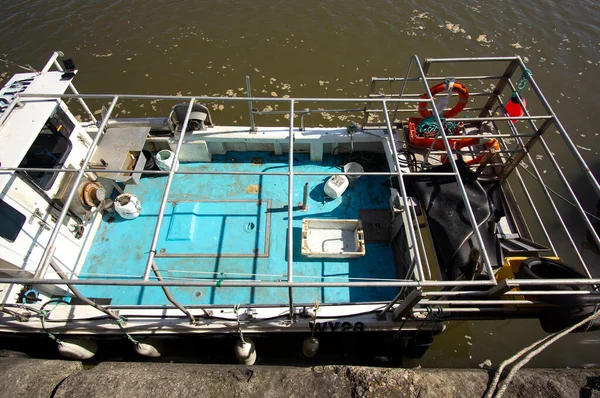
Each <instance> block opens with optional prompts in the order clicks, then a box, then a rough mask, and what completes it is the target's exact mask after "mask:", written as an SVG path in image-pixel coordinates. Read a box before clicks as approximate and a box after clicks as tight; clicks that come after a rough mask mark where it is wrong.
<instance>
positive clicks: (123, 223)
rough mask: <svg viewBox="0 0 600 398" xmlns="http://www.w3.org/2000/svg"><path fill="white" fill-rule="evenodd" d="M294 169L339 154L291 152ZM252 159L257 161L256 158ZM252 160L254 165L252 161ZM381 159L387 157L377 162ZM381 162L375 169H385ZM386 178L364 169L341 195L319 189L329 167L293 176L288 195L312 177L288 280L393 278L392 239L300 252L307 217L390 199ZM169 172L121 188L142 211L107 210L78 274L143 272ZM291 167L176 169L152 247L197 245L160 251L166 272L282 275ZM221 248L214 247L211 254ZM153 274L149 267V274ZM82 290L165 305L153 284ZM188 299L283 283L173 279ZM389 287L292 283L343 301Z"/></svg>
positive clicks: (247, 297)
mask: <svg viewBox="0 0 600 398" xmlns="http://www.w3.org/2000/svg"><path fill="white" fill-rule="evenodd" d="M294 158H295V161H294V170H295V171H296V172H299V171H312V172H323V171H325V172H328V171H339V170H340V168H339V166H340V165H342V164H344V163H346V161H345V159H343V157H334V156H329V157H326V158H325V160H324V161H323V163H314V162H310V160H309V157H308V155H305V154H297V155H296V156H295V157H294ZM253 159H254V163H253ZM257 163H258V164H257ZM382 167H384V166H382ZM181 168H182V170H220V171H249V170H251V171H278V172H287V170H288V166H287V155H284V156H275V155H272V154H268V153H263V152H260V153H259V152H228V153H227V154H226V155H219V156H214V157H213V162H212V163H187V164H181ZM382 169H383V168H380V170H382ZM385 179H386V177H383V176H363V177H361V178H360V179H359V180H358V181H357V182H356V185H355V186H354V187H349V188H348V190H347V191H346V192H345V193H344V195H343V196H342V197H341V198H338V199H336V200H330V199H328V198H326V197H325V195H324V193H323V186H324V181H325V180H326V177H325V176H296V177H295V178H294V203H295V204H298V203H300V202H301V201H302V192H303V187H304V184H305V183H306V182H308V183H309V210H308V211H307V212H302V211H299V210H295V211H294V220H293V231H292V233H293V239H294V280H295V281H298V282H299V281H305V282H314V281H348V280H349V278H376V279H393V278H396V274H395V266H394V261H393V255H392V250H391V245H389V244H384V243H369V244H367V245H366V255H365V256H364V257H360V258H354V259H315V258H307V257H304V256H302V255H301V254H300V239H301V222H302V219H303V218H336V219H342V218H347V219H358V218H359V211H360V210H361V209H386V208H388V206H389V205H388V197H389V189H388V188H386V187H384V186H382V183H383V182H384V181H385ZM166 180H167V177H155V178H143V179H142V180H141V181H140V183H139V185H136V186H127V188H126V191H127V192H130V193H133V194H135V195H137V196H138V197H139V198H140V200H141V202H142V212H141V215H140V216H139V217H138V218H136V219H134V220H123V219H121V218H120V217H119V216H118V215H114V216H112V218H114V221H112V220H111V221H112V222H108V221H109V218H110V217H111V215H108V214H107V215H105V216H104V220H103V222H102V225H101V226H100V229H99V231H98V233H97V235H96V237H95V240H94V242H93V244H92V248H91V249H90V252H89V254H88V256H87V259H86V262H85V264H84V266H83V268H82V270H81V275H80V277H81V278H82V279H83V278H87V279H91V278H102V279H104V278H107V277H106V276H104V275H111V276H110V277H109V278H114V279H124V278H132V279H139V278H140V277H141V275H143V273H144V268H145V263H146V259H147V255H148V250H149V248H150V242H151V239H152V233H153V231H154V227H155V225H156V221H157V213H158V210H159V203H160V200H161V198H162V195H163V192H164V187H165V183H166ZM287 190H288V181H287V176H258V175H228V176H223V175H220V176H215V175H175V178H174V180H173V184H172V188H171V193H170V195H169V203H168V205H167V210H166V214H165V218H164V221H163V224H162V228H161V232H160V237H159V242H158V246H157V251H158V252H159V253H160V252H164V253H168V254H181V253H194V254H195V255H196V256H198V257H194V258H157V260H156V262H157V265H158V268H159V269H160V270H161V273H162V275H163V277H164V278H198V279H211V280H214V279H237V280H251V279H256V280H266V281H270V280H276V281H277V280H286V277H285V275H286V272H287V262H286V258H287V257H286V253H287V229H288V228H287V226H288V225H287V222H288V212H287V200H288V199H287ZM219 253H220V254H221V255H220V256H218V255H217V254H219ZM151 275H152V276H153V274H151ZM80 290H81V291H82V292H83V294H85V295H86V296H88V297H94V298H101V297H106V298H108V297H110V298H112V304H114V305H131V304H140V305H162V304H168V301H167V300H166V298H165V296H164V294H163V292H162V290H161V289H160V288H158V287H146V288H140V287H122V286H80ZM170 290H171V293H172V294H173V295H174V296H175V297H176V298H177V299H178V300H179V301H180V302H181V303H182V304H186V305H202V304H250V303H253V304H287V302H288V291H287V288H219V287H215V288H209V287H200V288H176V287H171V288H170ZM396 293H397V289H395V288H297V289H294V302H296V303H314V302H315V300H319V301H320V302H322V303H347V302H368V301H383V300H390V299H391V298H393V297H394V295H395V294H396Z"/></svg>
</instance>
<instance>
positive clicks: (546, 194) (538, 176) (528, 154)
mask: <svg viewBox="0 0 600 398" xmlns="http://www.w3.org/2000/svg"><path fill="white" fill-rule="evenodd" d="M510 84H511V87H512V88H513V90H514V86H513V85H512V82H510ZM517 98H518V97H517ZM518 99H519V102H520V101H521V99H520V98H518ZM498 102H499V103H500V105H501V106H502V107H504V103H503V102H502V100H501V99H500V97H498ZM521 106H522V103H521ZM523 109H524V112H528V111H527V109H525V107H523ZM529 123H530V124H531V125H532V127H533V128H534V129H535V130H537V126H536V125H535V122H533V121H530V122H529ZM509 128H510V129H511V131H512V130H513V129H514V131H516V127H515V126H514V124H512V123H511V122H509ZM540 138H541V137H540ZM516 140H517V142H518V143H519V145H521V147H523V148H525V144H524V142H523V140H521V139H520V138H518V137H517V138H516ZM525 156H526V157H527V159H528V160H529V163H530V164H531V168H532V169H533V172H534V173H535V178H536V179H537V180H538V183H539V184H540V188H542V191H543V192H544V195H545V196H546V199H547V200H548V203H549V204H550V207H552V210H553V211H554V214H555V215H556V217H557V218H558V221H559V224H560V226H561V228H562V230H563V232H564V233H565V235H567V238H568V240H569V242H570V243H571V246H572V247H573V250H574V251H575V254H576V255H577V259H578V260H579V262H580V263H581V265H582V266H583V269H584V271H585V273H586V275H587V276H588V277H589V278H591V277H592V274H591V273H590V271H589V269H588V268H587V265H586V264H585V260H584V259H583V257H582V256H581V253H580V252H579V248H578V247H577V244H576V243H575V241H574V240H573V238H572V237H571V233H570V232H569V228H567V225H566V224H565V221H564V220H563V218H562V216H561V214H560V212H559V211H558V208H557V207H556V204H555V203H554V200H553V199H552V196H551V195H550V192H549V191H548V188H547V187H546V184H545V183H544V179H543V178H542V175H541V174H540V172H539V170H538V168H537V166H536V165H535V163H534V162H533V157H532V156H531V154H530V153H529V151H527V152H526V154H525ZM585 218H586V219H587V217H585ZM588 221H589V220H588Z"/></svg>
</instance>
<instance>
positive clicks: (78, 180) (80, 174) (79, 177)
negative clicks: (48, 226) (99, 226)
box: [36, 96, 119, 277]
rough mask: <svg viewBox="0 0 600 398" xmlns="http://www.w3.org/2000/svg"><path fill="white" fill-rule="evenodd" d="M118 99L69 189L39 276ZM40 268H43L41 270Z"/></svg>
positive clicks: (111, 104) (105, 118)
mask: <svg viewBox="0 0 600 398" xmlns="http://www.w3.org/2000/svg"><path fill="white" fill-rule="evenodd" d="M118 100H119V97H118V96H116V97H113V100H112V102H111V103H110V106H109V107H108V111H107V112H106V115H105V116H104V118H103V119H102V123H101V124H100V127H99V128H98V134H96V137H95V138H94V141H92V143H91V145H90V147H89V148H88V151H87V154H86V155H85V158H84V159H83V163H82V164H81V168H80V169H79V171H78V172H77V176H76V177H75V180H74V181H73V185H72V187H71V190H70V191H69V195H68V196H67V199H66V200H65V202H64V205H63V209H62V211H61V212H60V215H59V216H58V219H57V220H56V223H55V224H54V228H53V229H52V234H51V235H50V239H48V244H47V245H46V248H45V249H44V253H43V254H42V261H40V264H39V267H38V271H36V275H38V273H39V277H43V276H44V274H45V273H46V269H47V268H48V262H49V261H50V260H51V256H49V255H48V254H49V253H50V251H51V250H53V247H54V244H55V243H56V239H57V238H58V234H59V232H60V227H61V226H62V224H63V222H64V220H65V217H66V216H67V213H68V211H69V206H71V202H73V198H74V197H75V193H76V192H77V187H79V184H80V183H81V180H82V179H83V175H84V169H85V168H86V167H87V165H88V163H89V162H90V160H91V159H92V154H93V153H94V151H95V149H96V147H97V146H98V142H100V139H101V138H102V136H103V135H104V130H105V128H106V123H108V118H109V117H110V114H111V113H112V111H113V110H114V109H115V105H116V104H117V101H118ZM40 268H41V270H40Z"/></svg>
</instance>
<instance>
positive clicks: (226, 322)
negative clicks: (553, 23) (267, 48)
mask: <svg viewBox="0 0 600 398" xmlns="http://www.w3.org/2000/svg"><path fill="white" fill-rule="evenodd" d="M61 61H62V62H61ZM77 74H78V70H77V68H76V66H75V62H74V61H73V60H71V59H64V55H63V54H62V53H60V52H55V53H54V54H53V55H52V56H51V57H50V58H49V60H48V61H47V63H46V64H45V66H44V67H43V68H42V69H41V70H40V71H31V72H26V73H18V74H15V75H14V76H13V77H12V78H10V79H9V80H8V81H7V82H6V83H5V85H4V87H3V88H2V90H1V91H0V106H1V110H0V143H1V145H0V163H1V164H0V209H1V218H2V222H1V225H0V235H1V239H0V263H1V270H0V271H1V275H0V284H1V286H2V292H1V295H2V303H3V304H2V307H1V309H2V312H1V313H0V333H2V334H3V335H5V336H7V335H19V336H28V337H29V338H32V339H33V338H40V339H48V338H50V339H51V340H53V341H54V342H55V343H56V347H57V349H58V351H59V352H60V353H61V354H62V355H64V356H66V357H69V358H79V359H86V358H90V357H92V356H93V355H95V354H96V352H97V350H98V342H99V341H102V340H103V339H113V340H114V339H123V340H124V341H129V342H131V347H132V350H135V351H136V352H138V353H139V354H140V355H145V356H151V357H158V356H160V355H161V348H160V347H161V344H162V343H164V341H165V340H166V339H167V338H174V337H178V336H187V337H194V338H197V339H204V338H207V337H215V336H221V337H233V341H235V343H234V344H232V345H233V346H232V347H231V349H234V350H235V353H236V355H237V357H238V359H239V360H240V362H242V363H247V364H251V363H254V361H255V360H256V352H257V351H259V350H260V344H255V343H254V341H253V339H254V340H256V339H257V338H259V337H263V336H278V337H281V336H284V337H285V336H300V337H301V340H300V341H301V342H302V343H301V345H302V346H301V347H300V345H299V346H298V350H302V352H303V353H304V355H305V356H306V357H309V358H310V357H314V356H315V355H318V350H319V347H320V344H321V346H322V344H323V343H321V342H322V341H323V340H322V339H323V338H324V336H329V335H337V336H340V335H342V336H343V335H347V334H353V335H355V336H365V338H367V337H368V338H369V339H378V338H379V337H384V336H394V337H395V338H397V339H400V340H401V341H402V342H403V344H402V347H403V350H402V355H405V356H412V357H419V356H421V355H423V353H424V352H425V351H426V349H427V348H428V347H429V346H430V345H431V343H432V341H433V338H434V336H435V335H436V334H438V333H440V332H442V331H443V329H444V322H446V321H448V320H455V319H471V320H483V319H509V318H535V319H539V320H540V324H541V326H542V327H543V328H544V330H546V331H548V332H551V331H557V330H561V329H563V328H565V327H567V326H570V325H574V324H576V323H577V322H579V321H581V320H582V319H585V318H586V317H588V316H589V315H590V314H593V313H594V311H596V309H597V306H598V304H599V303H600V294H599V292H598V290H597V286H598V284H600V279H598V277H599V275H600V273H599V272H600V270H599V269H598V261H597V259H598V257H597V256H598V254H597V251H598V250H597V248H598V247H600V240H599V237H598V228H597V225H598V224H597V216H595V215H594V214H591V213H590V212H588V211H586V210H585V209H586V208H587V207H589V205H590V203H592V204H595V201H596V200H598V199H599V196H600V185H599V184H598V181H597V180H596V178H595V177H594V175H593V174H592V172H591V171H590V169H589V167H588V166H587V165H586V163H585V161H584V159H583V157H582V156H581V154H580V153H579V152H578V150H577V147H576V145H575V144H574V142H573V141H572V140H571V138H570V137H569V135H568V133H567V132H566V131H565V129H564V127H563V125H562V124H561V122H560V121H559V119H558V117H557V116H556V114H555V113H554V111H553V110H552V108H551V106H550V104H549V101H548V100H547V99H546V97H545V96H544V95H543V93H542V91H541V89H540V88H539V86H538V85H537V83H536V81H535V80H534V78H533V74H532V73H531V71H530V70H529V69H528V68H527V66H526V64H525V63H524V61H523V60H522V59H521V58H520V57H518V56H511V57H486V58H443V59H440V58H425V59H420V58H419V57H417V56H413V57H411V59H410V61H409V63H408V66H407V69H406V72H405V74H404V76H400V77H384V78H377V77H374V78H372V79H371V84H370V89H369V92H368V94H367V96H365V97H362V98H329V97H328V98H294V97H260V96H254V95H253V90H252V88H251V85H250V79H249V78H246V88H245V92H243V94H247V96H239V97H238V96H236V95H231V94H230V95H225V96H207V95H188V96H182V95H140V94H122V93H120V94H112V93H102V94H80V93H79V92H78V91H77V89H76V88H75V86H74V84H73V80H74V78H75V76H76V75H77ZM524 88H527V89H526V90H524ZM525 97H527V98H525ZM91 103H95V104H100V103H101V104H103V105H105V106H104V107H103V108H102V109H101V111H98V112H93V111H92V110H91V109H93V108H94V107H92V106H90V105H89V104H91ZM158 103H159V104H160V105H161V106H162V108H161V107H158V106H156V107H155V106H149V105H146V106H145V107H144V104H158ZM165 104H166V105H165ZM221 104H224V106H231V105H234V106H231V107H230V108H228V112H227V113H228V114H234V113H235V112H238V114H236V115H235V116H232V117H228V118H227V119H226V118H225V117H223V119H226V120H222V119H221V118H219V117H215V116H214V115H213V114H214V113H217V112H215V110H219V109H220V105H221ZM235 105H237V106H235ZM99 107H100V106H99ZM142 107H144V108H143V109H144V111H145V112H148V111H150V112H151V114H150V115H148V114H145V115H142V116H139V117H133V116H136V115H137V114H139V113H140V110H141V108H142ZM165 107H166V109H167V110H166V111H165ZM211 110H212V111H213V114H211ZM130 114H132V115H133V116H132V117H124V116H128V115H130ZM221 114H223V115H224V114H226V113H221ZM323 115H325V116H328V118H326V120H325V123H324V120H323ZM332 115H333V116H332ZM97 116H98V118H97ZM342 116H343V117H342ZM331 119H334V121H336V122H338V121H339V122H341V121H344V123H334V122H333V121H332V120H331ZM240 120H241V121H243V122H244V124H246V125H245V126H242V125H241V124H242V123H239V121H240ZM335 124H338V125H337V126H336V125H335ZM339 124H342V125H341V126H340V125H339ZM556 148H559V149H556ZM544 162H545V163H544ZM563 165H567V166H566V167H568V170H566V169H564V168H563ZM546 167H547V168H548V169H549V170H546ZM573 170H576V173H575V172H573ZM567 171H568V172H567ZM550 176H552V177H550ZM574 178H576V179H577V182H576V184H577V186H581V185H586V186H589V189H587V190H586V192H587V193H588V196H586V197H578V196H577V195H576V192H575V191H576V190H575V189H574V186H575V185H574V184H575V183H574V182H573V181H574V180H573V179H574ZM552 184H555V185H558V186H559V188H553V187H552V186H551V185H552ZM558 190H561V191H560V192H562V194H560V192H559V191H558ZM592 197H595V199H593V201H592V202H590V200H592ZM565 201H566V202H565ZM575 219H576V221H575V222H574V221H573V220H575ZM583 238H587V240H588V247H591V248H592V250H587V249H586V250H584V249H582V245H581V242H582V239H583ZM598 327H600V324H599V323H598V322H596V323H593V322H591V323H590V324H588V325H585V327H583V328H580V329H579V330H580V331H584V330H593V329H598ZM167 341H168V340H167ZM226 341H232V340H226ZM159 343H161V344H159ZM163 347H164V345H163Z"/></svg>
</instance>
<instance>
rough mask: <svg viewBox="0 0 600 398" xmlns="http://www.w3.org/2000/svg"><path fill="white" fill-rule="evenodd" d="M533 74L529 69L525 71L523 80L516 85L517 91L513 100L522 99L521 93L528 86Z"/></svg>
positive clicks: (522, 75) (522, 76)
mask: <svg viewBox="0 0 600 398" xmlns="http://www.w3.org/2000/svg"><path fill="white" fill-rule="evenodd" d="M531 74H532V73H531V71H530V70H529V69H527V68H525V69H523V73H522V74H521V78H520V79H519V80H518V81H517V84H516V85H515V91H514V92H513V95H512V98H516V97H517V96H519V97H521V92H522V91H523V90H524V89H525V87H526V86H527V79H528V78H530V77H531ZM521 98H523V97H521ZM515 102H516V101H515Z"/></svg>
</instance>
